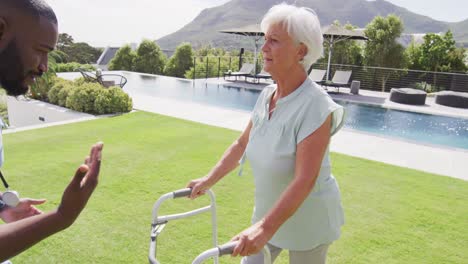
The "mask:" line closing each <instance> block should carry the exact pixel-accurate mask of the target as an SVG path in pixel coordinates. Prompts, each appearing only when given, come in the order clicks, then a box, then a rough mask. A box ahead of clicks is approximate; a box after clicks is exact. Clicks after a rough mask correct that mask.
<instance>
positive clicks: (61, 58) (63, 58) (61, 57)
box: [49, 50, 68, 63]
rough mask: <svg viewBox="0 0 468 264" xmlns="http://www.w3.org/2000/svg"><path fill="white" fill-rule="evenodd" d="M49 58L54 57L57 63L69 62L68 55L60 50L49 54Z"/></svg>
mask: <svg viewBox="0 0 468 264" xmlns="http://www.w3.org/2000/svg"><path fill="white" fill-rule="evenodd" d="M49 57H52V58H53V59H54V61H55V62H56V63H66V62H67V61H68V55H67V54H66V53H65V52H63V51H60V50H53V51H51V52H49Z"/></svg>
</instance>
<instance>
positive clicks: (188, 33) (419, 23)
mask: <svg viewBox="0 0 468 264" xmlns="http://www.w3.org/2000/svg"><path fill="white" fill-rule="evenodd" d="M281 2H284V1H283V0H232V1H229V2H227V3H225V4H223V5H220V6H217V7H213V8H207V9H204V10H203V11H202V12H201V13H200V14H199V15H198V16H197V17H196V18H195V19H194V20H193V21H192V22H190V23H189V24H187V25H186V26H184V27H183V28H181V29H180V30H178V31H176V32H174V33H172V34H170V35H167V36H165V37H163V38H160V39H158V40H157V41H156V42H157V43H158V44H159V45H160V46H161V48H163V49H165V50H174V49H175V47H177V46H178V45H179V44H180V43H181V42H191V43H192V45H193V46H194V47H199V46H201V45H207V44H211V45H212V46H215V47H226V48H238V47H239V45H243V46H246V47H251V46H253V44H252V41H251V40H248V39H247V38H244V37H240V36H233V35H228V34H223V33H219V32H218V31H219V30H222V29H229V28H236V27H242V26H246V25H250V24H255V23H260V21H261V19H262V17H263V15H264V14H265V13H266V12H267V11H268V9H269V8H270V7H271V6H273V5H275V4H277V3H281ZM286 2H293V3H295V4H296V5H297V6H307V7H311V8H312V9H314V10H315V11H316V13H317V15H318V16H319V19H320V22H321V24H322V25H328V24H331V23H332V22H333V21H335V20H339V21H340V22H341V23H342V24H345V23H348V22H349V23H351V24H353V25H355V26H358V27H365V26H366V25H367V24H368V23H369V22H370V21H372V19H373V18H374V17H375V16H377V15H380V16H387V15H389V14H396V15H398V16H400V17H401V19H402V21H403V23H404V25H405V33H429V32H434V33H439V32H445V31H447V30H448V29H451V30H452V31H453V33H454V37H455V39H456V40H457V43H459V44H461V45H465V46H468V19H467V20H465V21H462V22H457V23H449V22H443V21H438V20H434V19H432V18H430V17H427V16H423V15H418V14H416V13H413V12H411V11H408V10H407V9H406V8H402V7H399V6H396V5H394V4H392V3H389V2H387V1H385V0H377V1H367V0H294V1H292V0H288V1H286Z"/></svg>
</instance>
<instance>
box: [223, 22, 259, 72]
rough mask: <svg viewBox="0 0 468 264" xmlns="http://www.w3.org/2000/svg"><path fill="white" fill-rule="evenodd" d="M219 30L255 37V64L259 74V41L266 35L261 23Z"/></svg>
mask: <svg viewBox="0 0 468 264" xmlns="http://www.w3.org/2000/svg"><path fill="white" fill-rule="evenodd" d="M219 32H221V33H227V34H235V35H241V36H247V37H253V39H254V44H255V52H254V65H255V74H257V52H258V45H259V43H258V42H259V40H261V39H262V37H263V35H264V34H263V32H262V30H261V29H260V25H259V24H253V25H248V26H245V27H239V28H231V29H225V30H220V31H219Z"/></svg>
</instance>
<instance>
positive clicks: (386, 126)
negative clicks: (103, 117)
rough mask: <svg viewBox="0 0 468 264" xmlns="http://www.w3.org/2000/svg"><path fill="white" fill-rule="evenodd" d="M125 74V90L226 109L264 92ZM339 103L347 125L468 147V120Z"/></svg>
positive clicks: (246, 104) (247, 106) (244, 105)
mask: <svg viewBox="0 0 468 264" xmlns="http://www.w3.org/2000/svg"><path fill="white" fill-rule="evenodd" d="M123 74H124V75H125V76H126V77H127V79H128V83H127V86H126V87H125V90H131V91H132V92H137V93H139V94H144V95H148V96H156V97H164V98H171V99H177V100H182V101H190V102H197V103H202V104H208V105H213V106H219V107H223V108H231V109H237V110H246V111H251V110H252V109H253V107H254V105H255V102H256V100H257V98H258V96H259V94H260V91H255V90H248V89H244V88H237V87H230V86H226V85H216V84H210V83H207V82H206V81H205V80H196V81H192V80H184V79H176V78H171V77H165V76H153V75H141V74H137V73H127V72H124V73H123ZM337 102H338V103H339V104H341V105H343V106H344V107H345V108H346V112H347V118H346V122H345V125H344V126H345V127H346V128H349V129H353V130H357V131H362V132H366V133H373V134H378V135H382V136H387V137H394V138H399V139H403V140H411V141H416V142H420V143H424V144H433V145H440V146H446V147H447V146H448V147H454V148H461V149H467V150H468V119H460V118H451V117H444V116H436V115H428V114H419V113H414V112H406V111H398V110H391V109H387V108H382V107H378V106H369V105H363V104H356V103H351V102H345V101H337Z"/></svg>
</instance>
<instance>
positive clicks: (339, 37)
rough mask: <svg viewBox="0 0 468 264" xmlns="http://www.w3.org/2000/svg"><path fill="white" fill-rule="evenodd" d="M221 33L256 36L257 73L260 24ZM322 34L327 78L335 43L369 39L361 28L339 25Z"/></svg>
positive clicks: (327, 28) (261, 35)
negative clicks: (352, 28)
mask: <svg viewBox="0 0 468 264" xmlns="http://www.w3.org/2000/svg"><path fill="white" fill-rule="evenodd" d="M219 32H221V33H227V34H236V35H242V36H249V37H254V40H255V59H254V65H255V73H257V67H256V66H257V50H258V41H259V40H260V39H261V38H262V37H263V35H264V34H263V32H262V30H261V29H260V25H259V24H253V25H248V26H245V27H240V28H232V29H226V30H220V31H219ZM322 34H323V38H324V41H325V42H327V43H328V46H329V49H328V65H327V80H329V79H330V64H331V55H332V50H333V45H334V44H335V43H338V42H340V41H343V40H347V39H354V40H367V37H366V36H365V35H364V32H362V31H360V30H349V29H346V28H344V27H341V26H337V25H334V24H332V25H329V26H326V27H324V28H322Z"/></svg>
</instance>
